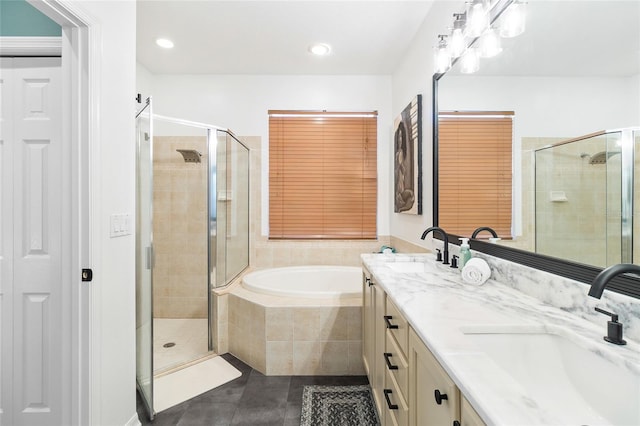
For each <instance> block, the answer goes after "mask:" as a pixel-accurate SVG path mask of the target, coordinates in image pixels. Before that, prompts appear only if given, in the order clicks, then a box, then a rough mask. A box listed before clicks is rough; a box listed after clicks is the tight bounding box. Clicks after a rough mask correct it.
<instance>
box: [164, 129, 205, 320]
mask: <svg viewBox="0 0 640 426" xmlns="http://www.w3.org/2000/svg"><path fill="white" fill-rule="evenodd" d="M176 149H195V150H197V151H198V152H200V153H202V162H200V163H186V162H185V161H184V159H183V157H182V155H181V154H180V153H178V152H176ZM153 173H154V188H153V239H154V247H155V256H156V257H155V268H154V275H153V279H154V282H153V304H154V305H153V310H154V317H156V318H207V288H208V280H207V233H208V230H207V169H206V138H205V137H201V136H178V137H173V136H156V137H154V160H153Z"/></svg>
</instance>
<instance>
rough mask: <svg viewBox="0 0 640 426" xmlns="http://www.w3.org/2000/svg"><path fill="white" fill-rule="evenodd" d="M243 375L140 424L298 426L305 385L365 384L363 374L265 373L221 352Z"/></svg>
mask: <svg viewBox="0 0 640 426" xmlns="http://www.w3.org/2000/svg"><path fill="white" fill-rule="evenodd" d="M222 356H223V357H224V359H226V360H227V361H229V363H231V364H232V365H233V366H234V367H235V368H237V369H238V370H240V372H241V373H242V376H241V377H239V378H237V379H235V380H233V381H231V382H229V383H227V384H225V385H222V386H220V387H218V388H216V389H212V390H210V391H209V392H206V393H204V394H202V395H200V396H197V397H195V398H193V399H190V400H189V401H185V402H183V403H182V404H179V405H176V406H175V407H171V408H169V409H168V410H166V411H163V412H162V413H160V414H158V415H157V416H156V418H155V419H154V421H153V422H149V420H148V418H147V417H146V414H145V412H144V409H143V408H142V405H141V402H140V401H139V400H138V417H139V418H140V421H141V423H142V425H143V426H146V425H154V426H204V425H207V426H230V425H243V426H258V425H260V426H276V425H277V426H294V425H295V426H299V425H300V413H301V408H302V389H303V387H304V386H305V385H325V386H347V385H361V384H368V383H369V382H368V380H367V377H366V376H265V375H263V374H261V373H260V372H258V371H256V370H254V369H252V368H251V367H249V366H248V365H246V364H245V363H243V362H242V361H240V360H238V359H237V358H235V357H234V356H232V355H229V354H225V355H222Z"/></svg>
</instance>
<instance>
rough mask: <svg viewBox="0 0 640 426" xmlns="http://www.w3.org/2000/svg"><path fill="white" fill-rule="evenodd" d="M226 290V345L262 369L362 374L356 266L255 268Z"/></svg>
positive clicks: (359, 285) (287, 372) (280, 372)
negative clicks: (255, 269)
mask: <svg viewBox="0 0 640 426" xmlns="http://www.w3.org/2000/svg"><path fill="white" fill-rule="evenodd" d="M226 296H228V306H227V308H226V309H223V310H222V312H224V311H227V312H228V323H227V325H226V327H227V332H228V343H229V352H230V353H232V354H233V355H235V356H236V357H237V358H239V359H241V360H242V361H244V362H245V363H247V364H249V365H250V366H251V367H253V368H255V369H256V370H258V371H260V372H261V373H263V374H266V375H289V376H291V375H330V376H332V375H333V376H335V375H337V376H340V375H363V374H364V365H363V363H362V270H361V269H360V268H357V267H347V266H289V267H284V268H271V269H264V270H258V271H253V272H249V273H247V274H246V275H245V276H244V277H243V278H242V280H241V282H237V283H235V284H234V285H233V286H232V288H231V290H230V291H229V293H228V295H226ZM223 297H225V295H223Z"/></svg>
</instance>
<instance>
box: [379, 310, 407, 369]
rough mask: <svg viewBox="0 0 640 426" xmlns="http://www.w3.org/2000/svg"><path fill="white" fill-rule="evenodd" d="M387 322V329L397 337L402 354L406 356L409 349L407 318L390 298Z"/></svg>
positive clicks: (386, 316)
mask: <svg viewBox="0 0 640 426" xmlns="http://www.w3.org/2000/svg"><path fill="white" fill-rule="evenodd" d="M385 322H386V325H387V330H389V331H390V332H391V335H392V336H393V337H394V338H395V339H396V342H398V346H399V347H400V350H401V351H402V354H403V355H404V356H405V357H406V356H407V351H408V349H409V327H408V324H407V320H405V319H404V317H403V316H402V314H401V313H400V310H399V309H398V308H396V305H394V304H393V302H392V301H391V300H390V299H387V309H386V315H385Z"/></svg>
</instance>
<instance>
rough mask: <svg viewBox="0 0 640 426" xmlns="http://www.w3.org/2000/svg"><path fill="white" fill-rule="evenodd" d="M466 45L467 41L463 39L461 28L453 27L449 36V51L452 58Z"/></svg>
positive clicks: (459, 53)
mask: <svg viewBox="0 0 640 426" xmlns="http://www.w3.org/2000/svg"><path fill="white" fill-rule="evenodd" d="M466 47H467V43H466V42H465V40H464V34H463V33H462V29H461V28H454V30H453V31H452V32H451V37H450V38H449V52H450V53H451V57H452V58H457V57H459V56H460V55H462V52H464V49H465V48H466Z"/></svg>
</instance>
